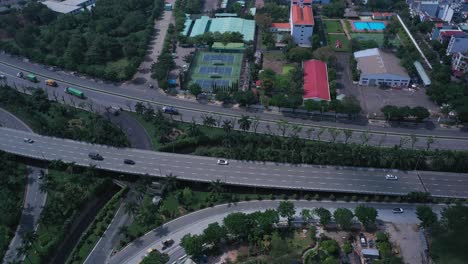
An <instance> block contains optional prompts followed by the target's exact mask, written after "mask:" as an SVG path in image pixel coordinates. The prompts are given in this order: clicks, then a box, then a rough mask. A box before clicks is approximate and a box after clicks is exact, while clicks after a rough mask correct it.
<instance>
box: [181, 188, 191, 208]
mask: <svg viewBox="0 0 468 264" xmlns="http://www.w3.org/2000/svg"><path fill="white" fill-rule="evenodd" d="M192 201H193V192H192V190H191V189H190V188H189V187H185V188H184V190H183V191H182V202H183V204H185V205H187V206H189V205H191V203H192Z"/></svg>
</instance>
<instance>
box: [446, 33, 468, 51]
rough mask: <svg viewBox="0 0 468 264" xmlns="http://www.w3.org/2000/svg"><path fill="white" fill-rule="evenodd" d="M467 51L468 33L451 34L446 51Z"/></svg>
mask: <svg viewBox="0 0 468 264" xmlns="http://www.w3.org/2000/svg"><path fill="white" fill-rule="evenodd" d="M466 51H468V34H466V35H460V36H452V38H451V39H450V42H449V45H448V47H447V53H455V52H466Z"/></svg>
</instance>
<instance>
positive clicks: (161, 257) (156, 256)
mask: <svg viewBox="0 0 468 264" xmlns="http://www.w3.org/2000/svg"><path fill="white" fill-rule="evenodd" d="M167 262H169V256H168V255H167V254H166V253H160V252H159V251H157V250H153V251H151V252H150V253H149V254H148V256H146V257H145V258H144V259H143V260H142V261H141V262H140V264H166V263H167Z"/></svg>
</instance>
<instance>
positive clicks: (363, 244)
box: [359, 233, 367, 247]
mask: <svg viewBox="0 0 468 264" xmlns="http://www.w3.org/2000/svg"><path fill="white" fill-rule="evenodd" d="M359 241H360V242H361V246H362V247H367V239H366V236H364V234H363V233H360V234H359Z"/></svg>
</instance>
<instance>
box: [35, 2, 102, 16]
mask: <svg viewBox="0 0 468 264" xmlns="http://www.w3.org/2000/svg"><path fill="white" fill-rule="evenodd" d="M42 3H43V4H44V5H46V6H47V7H48V8H49V9H50V10H52V11H54V12H57V13H61V14H76V13H79V12H81V11H83V9H84V8H88V7H92V6H94V4H95V3H96V0H65V1H63V2H59V1H52V0H48V1H44V2H42Z"/></svg>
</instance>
